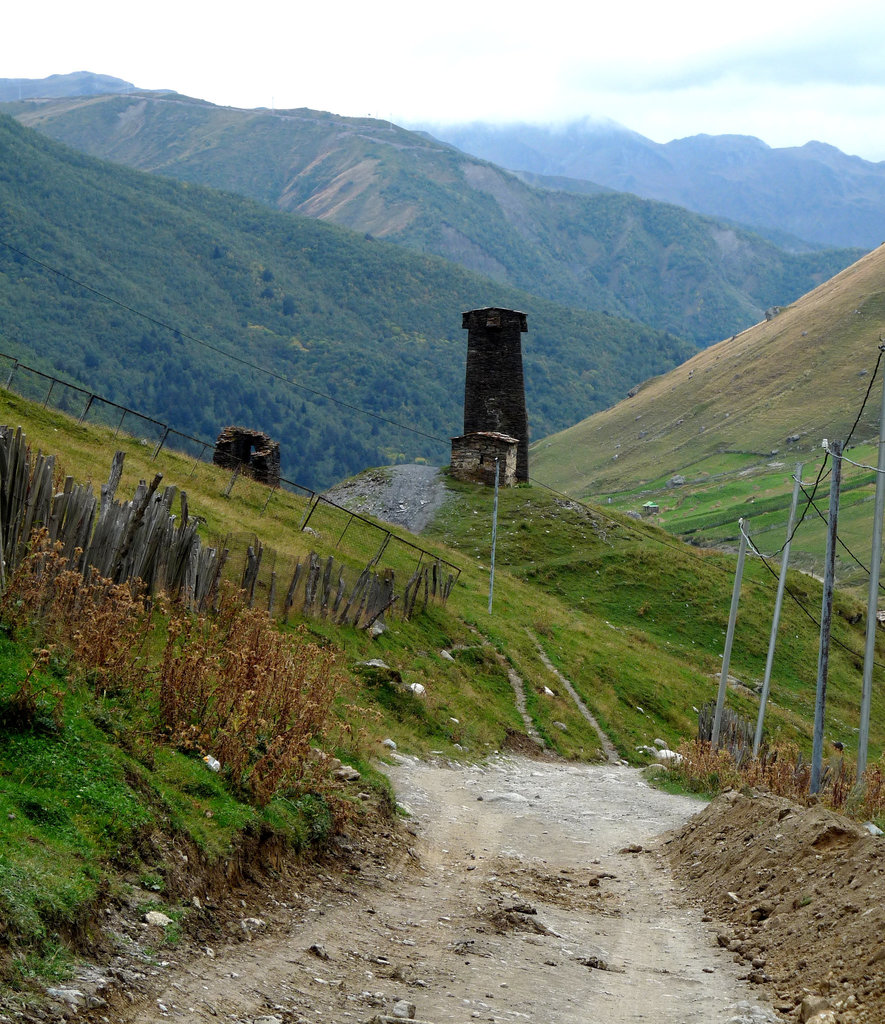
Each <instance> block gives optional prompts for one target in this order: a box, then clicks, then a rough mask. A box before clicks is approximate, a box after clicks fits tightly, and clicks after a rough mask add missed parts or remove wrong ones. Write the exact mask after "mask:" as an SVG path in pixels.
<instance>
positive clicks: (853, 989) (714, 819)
mask: <svg viewBox="0 0 885 1024" xmlns="http://www.w3.org/2000/svg"><path fill="white" fill-rule="evenodd" d="M666 849H667V851H668V856H669V859H670V861H671V864H672V865H673V868H674V871H675V873H676V874H677V876H678V877H679V878H680V879H682V880H683V881H684V882H685V884H686V886H687V890H688V892H689V894H690V896H691V898H692V899H693V900H694V901H696V902H697V903H699V904H700V905H701V906H702V907H703V908H704V909H705V910H707V912H708V913H709V914H710V915H711V916H712V917H713V918H714V920H715V921H716V922H718V923H719V927H718V942H719V944H720V945H721V946H722V947H723V948H724V949H727V950H728V951H729V952H730V953H731V954H732V955H733V958H734V960H735V961H736V962H737V963H740V964H742V965H743V966H744V968H745V970H746V972H747V976H748V977H749V978H750V979H751V980H752V981H754V982H758V983H759V984H761V985H763V986H764V987H765V988H766V989H767V990H768V991H769V992H770V993H771V995H772V997H773V1001H774V1005H775V1007H776V1008H777V1009H778V1010H780V1011H781V1012H782V1013H785V1014H790V1015H791V1016H794V1019H795V1018H796V1017H799V1016H800V1013H801V1007H800V1004H801V1001H802V999H803V997H806V996H809V995H813V996H818V997H824V999H825V1003H824V1002H819V1003H816V1004H815V1006H818V1007H820V1008H821V1009H826V1008H827V1007H828V1010H827V1012H828V1013H829V1014H830V1016H829V1017H826V1016H825V1017H823V1018H821V1024H823V1022H824V1021H827V1020H835V1021H838V1022H839V1024H882V1022H883V1021H885V842H883V840H882V839H881V838H874V837H873V836H871V835H870V834H869V833H868V832H867V831H866V830H865V829H864V828H862V827H860V826H858V825H856V824H854V823H853V822H851V821H849V820H848V819H847V818H844V817H841V816H840V815H837V814H833V813H832V812H831V811H828V810H826V809H825V808H823V807H819V806H817V807H809V808H805V807H798V806H796V805H794V804H791V803H790V802H789V801H788V800H785V799H783V798H780V797H774V796H771V795H768V794H756V793H752V794H751V793H748V794H744V795H741V794H739V793H735V792H732V793H726V794H724V795H723V796H721V797H719V798H718V799H717V800H715V801H714V802H713V803H712V804H710V805H709V807H707V809H706V810H705V811H704V812H703V813H702V814H700V815H699V816H698V817H697V818H695V819H693V820H692V821H690V822H689V823H688V824H687V825H685V826H684V827H683V828H682V829H681V830H680V831H679V833H678V834H677V835H676V836H675V837H674V838H673V839H671V840H670V841H669V842H668V843H667V846H666ZM809 1005H810V1004H809ZM809 1005H807V1007H806V1010H805V1014H806V1015H807V1014H808V1012H809ZM815 1024H817V1021H816V1019H815Z"/></svg>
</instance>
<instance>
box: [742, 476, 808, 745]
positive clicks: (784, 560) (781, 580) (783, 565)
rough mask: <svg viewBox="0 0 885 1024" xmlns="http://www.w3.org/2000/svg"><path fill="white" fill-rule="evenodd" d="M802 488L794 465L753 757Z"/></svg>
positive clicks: (764, 701)
mask: <svg viewBox="0 0 885 1024" xmlns="http://www.w3.org/2000/svg"><path fill="white" fill-rule="evenodd" d="M801 486H802V463H801V462H798V463H797V464H796V476H795V483H794V485H793V503H792V505H790V519H789V522H788V523H787V542H786V544H784V554H783V558H781V574H780V577H779V578H778V581H777V597H776V598H775V602H774V615H773V616H772V619H771V637H770V638H769V641H768V657H767V658H766V660H765V677H764V678H763V680H762V696H761V697H760V698H759V717H758V718H757V719H756V736H755V738H754V739H753V757H758V756H759V745H760V743H761V742H762V727H763V725H764V723H765V707H766V705H767V704H768V694H769V691H770V690H771V669H772V666H773V665H774V649H775V647H776V646H777V629H778V626H779V625H780V621H781V608H782V606H783V603H784V588H785V587H786V585H787V566H788V565H789V564H790V541H791V540H792V539H793V526H794V524H795V522H796V506H797V505H798V504H799V488H800V487H801Z"/></svg>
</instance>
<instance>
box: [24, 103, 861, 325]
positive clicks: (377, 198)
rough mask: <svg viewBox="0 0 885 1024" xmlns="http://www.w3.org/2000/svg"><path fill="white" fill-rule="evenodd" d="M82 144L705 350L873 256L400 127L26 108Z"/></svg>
mask: <svg viewBox="0 0 885 1024" xmlns="http://www.w3.org/2000/svg"><path fill="white" fill-rule="evenodd" d="M6 109H7V110H9V111H10V112H11V113H13V114H14V115H15V116H16V117H18V118H19V119H20V120H21V121H22V123H24V124H27V125H29V126H31V127H33V128H36V129H38V130H39V131H41V132H45V133H46V134H48V135H51V136H52V137H54V138H56V139H58V140H60V141H63V142H65V143H67V144H69V145H71V146H74V147H76V148H78V149H81V150H83V151H85V152H88V153H91V154H92V155H94V156H100V157H103V158H105V159H109V160H114V161H118V162H120V163H124V164H128V165H129V166H132V167H137V168H139V169H141V170H145V171H152V172H159V173H162V174H164V175H170V176H173V177H176V178H179V179H181V180H183V181H189V182H199V183H202V184H206V185H211V186H213V187H215V188H223V189H225V190H227V191H231V192H237V193H239V194H242V195H246V196H249V197H251V198H253V199H258V200H260V201H261V202H264V203H268V204H272V205H275V206H278V207H280V208H282V209H285V210H292V211H296V212H299V213H303V214H307V215H308V216H311V217H317V218H320V219H323V220H327V221H333V222H334V223H336V224H340V225H343V226H345V227H348V228H351V229H353V230H355V231H358V232H360V233H370V234H372V235H373V236H375V237H379V238H384V239H387V240H389V241H393V242H397V243H399V244H401V245H404V246H406V247H408V248H410V249H412V250H417V251H419V252H423V253H434V254H436V255H439V256H443V257H445V258H446V259H450V260H453V261H455V262H457V263H459V264H461V265H462V266H465V267H467V268H468V269H470V270H473V271H477V272H479V273H482V274H484V275H486V276H488V277H490V278H492V279H494V280H496V281H499V282H502V283H507V284H509V285H511V286H513V287H517V288H521V289H524V290H526V291H529V292H532V293H534V294H537V295H543V296H545V297H546V298H547V299H551V300H553V301H555V302H560V303H563V304H565V305H569V306H576V307H580V308H585V309H597V310H607V311H609V312H611V313H614V314H618V315H621V316H629V317H631V318H634V319H638V320H640V321H643V322H644V323H648V324H653V325H654V326H655V327H657V328H660V329H663V330H668V331H672V332H674V333H676V334H679V335H682V336H685V337H688V338H691V339H692V340H694V341H696V342H698V343H700V344H708V343H709V342H711V341H713V340H715V339H717V338H721V337H723V336H724V335H726V334H731V333H733V332H734V331H737V330H740V329H742V328H744V327H747V326H749V325H750V324H752V323H754V322H755V321H757V320H758V319H759V318H760V317H761V315H762V312H763V311H764V310H765V309H766V308H768V307H769V306H771V305H773V304H777V303H785V302H789V301H792V300H793V299H794V298H796V297H797V296H798V295H800V294H801V293H802V292H804V291H807V290H808V288H810V287H813V286H814V285H815V284H817V283H820V282H821V281H822V280H825V279H826V278H827V277H829V276H830V275H832V274H833V273H835V272H836V271H837V270H840V269H841V268H842V267H844V266H845V265H846V264H847V263H848V262H850V261H851V260H852V259H856V258H857V256H858V255H860V251H859V250H853V251H847V250H843V251H835V250H833V251H828V252H821V253H811V254H802V255H796V254H791V253H787V252H785V251H783V250H781V249H778V248H777V247H776V246H774V245H772V244H770V243H769V242H766V241H764V240H763V239H761V238H760V237H759V236H757V235H754V234H752V233H750V232H749V231H743V230H740V229H737V228H735V227H734V226H732V225H729V224H725V223H722V222H718V221H715V220H712V219H710V218H707V217H702V216H698V215H696V214H692V213H689V212H687V211H686V210H684V209H682V208H680V207H676V206H671V205H667V204H665V203H659V202H650V201H645V200H641V199H638V198H637V197H636V196H633V195H627V194H625V193H619V194H597V195H586V196H584V195H576V194H572V193H569V192H566V191H561V190H550V189H543V188H533V187H531V186H529V185H528V184H526V183H525V182H523V181H521V180H519V179H518V178H517V177H516V176H514V175H512V174H509V173H507V172H505V171H502V170H501V169H500V168H498V167H495V166H494V165H493V164H489V163H486V162H483V161H481V160H477V159H475V158H473V157H469V156H467V155H465V154H464V153H462V152H459V151H457V150H455V149H452V148H451V147H449V146H447V145H444V144H442V143H440V142H438V141H436V140H434V139H432V138H430V137H428V136H425V135H422V134H418V133H415V132H409V131H406V130H404V129H402V128H399V127H397V126H396V125H393V124H391V123H389V122H386V121H375V120H371V119H368V118H344V117H339V116H336V115H333V114H328V113H323V112H320V111H315V110H307V109H300V110H286V111H270V110H236V109H231V108H226V107H216V106H213V105H211V104H209V103H206V102H204V101H200V100H194V99H189V98H188V97H184V96H179V95H177V94H174V93H173V94H169V93H139V94H127V95H120V96H102V97H75V98H70V99H59V100H52V101H49V100H40V101H34V102H24V103H19V104H10V105H9V106H7V107H6Z"/></svg>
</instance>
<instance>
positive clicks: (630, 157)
mask: <svg viewBox="0 0 885 1024" xmlns="http://www.w3.org/2000/svg"><path fill="white" fill-rule="evenodd" d="M420 127H422V128H424V129H425V130H426V131H427V132H429V133H431V134H432V135H433V136H435V137H436V138H438V139H442V140H443V141H445V142H448V143H450V144H451V145H453V146H457V147H458V149H460V150H463V151H464V152H465V153H470V154H471V155H473V156H476V157H479V158H481V159H483V160H491V161H492V162H493V163H496V164H498V165H500V166H501V167H507V168H510V169H511V170H515V171H520V172H526V173H527V175H528V176H529V177H528V180H531V181H533V182H535V183H536V184H543V183H545V179H547V181H546V183H547V184H549V185H551V186H552V187H555V188H564V189H574V191H577V192H583V191H584V190H585V188H586V185H585V182H587V181H589V182H593V183H594V184H595V185H596V186H597V187H598V186H604V187H607V188H612V189H617V190H618V191H621V192H632V193H634V194H635V195H638V196H642V197H644V198H646V199H657V200H661V201H663V202H668V203H677V204H678V205H679V206H684V207H685V208H686V209H689V210H695V211H696V212H698V213H704V214H709V215H710V216H713V217H724V218H727V219H729V220H732V221H736V222H738V223H741V224H747V225H749V226H751V227H754V228H756V229H758V230H759V231H761V232H763V233H765V234H766V236H767V237H771V238H774V239H775V240H776V241H778V242H779V243H781V244H788V245H789V244H792V245H794V246H795V245H796V244H797V243H796V241H793V242H790V239H789V236H794V239H797V240H804V241H805V242H806V243H807V242H811V243H814V244H816V245H824V246H860V247H862V248H864V249H871V248H874V247H875V246H877V245H879V244H880V243H881V242H882V241H883V240H885V162H881V163H871V162H869V161H867V160H862V159H861V158H860V157H857V156H847V155H846V154H845V153H843V152H841V151H840V150H838V149H836V148H835V147H834V146H829V145H826V144H825V143H823V142H808V143H806V144H805V145H804V146H798V147H790V148H786V149H773V148H772V147H770V146H767V145H766V144H765V143H764V142H762V141H761V140H760V139H756V138H753V137H751V136H746V135H693V136H691V137H689V138H685V139H675V140H674V141H672V142H667V143H665V144H663V145H662V144H660V143H657V142H652V140H651V139H647V138H645V137H644V136H642V135H639V134H638V133H637V132H633V131H630V130H629V129H627V128H624V127H622V126H621V125H618V124H615V123H614V122H604V123H599V122H593V121H589V120H585V121H576V122H574V123H572V124H569V125H565V126H563V127H561V128H551V127H543V126H538V125H527V124H515V125H495V124H482V123H476V124H466V125H430V124H427V125H422V126H420ZM539 176H540V178H539ZM551 178H555V179H556V180H550V179H551Z"/></svg>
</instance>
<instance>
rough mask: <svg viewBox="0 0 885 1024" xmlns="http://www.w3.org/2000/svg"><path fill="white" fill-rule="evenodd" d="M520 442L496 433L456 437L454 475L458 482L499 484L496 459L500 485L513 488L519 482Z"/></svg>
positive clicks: (453, 453)
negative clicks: (517, 456)
mask: <svg viewBox="0 0 885 1024" xmlns="http://www.w3.org/2000/svg"><path fill="white" fill-rule="evenodd" d="M518 445H519V441H518V440H517V439H516V438H515V437H509V436H508V435H507V434H498V433H495V431H492V430H477V431H475V432H474V433H472V434H464V436H463V437H453V438H452V463H451V466H450V467H449V468H450V471H451V474H452V476H453V477H455V479H456V480H471V481H473V482H474V483H477V484H488V485H489V486H491V487H493V486H494V484H495V459H497V460H498V484H499V485H500V486H501V487H513V485H514V484H515V483H516V450H517V447H518Z"/></svg>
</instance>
